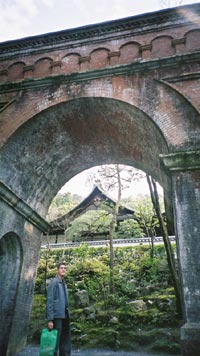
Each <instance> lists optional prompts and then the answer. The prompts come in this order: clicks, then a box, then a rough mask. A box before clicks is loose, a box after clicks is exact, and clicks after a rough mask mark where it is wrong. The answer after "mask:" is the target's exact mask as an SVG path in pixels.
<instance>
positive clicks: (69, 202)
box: [47, 192, 82, 221]
mask: <svg viewBox="0 0 200 356" xmlns="http://www.w3.org/2000/svg"><path fill="white" fill-rule="evenodd" d="M81 200H82V197H81V196H79V195H77V194H74V195H72V194H71V193H70V192H67V193H63V194H62V193H58V194H57V195H56V196H55V197H54V199H53V200H52V202H51V205H50V207H49V211H48V215H47V220H48V221H52V220H56V219H57V218H58V217H60V216H62V215H64V214H66V213H68V211H70V210H72V209H73V208H74V207H75V206H76V205H78V204H79V203H80V202H81Z"/></svg>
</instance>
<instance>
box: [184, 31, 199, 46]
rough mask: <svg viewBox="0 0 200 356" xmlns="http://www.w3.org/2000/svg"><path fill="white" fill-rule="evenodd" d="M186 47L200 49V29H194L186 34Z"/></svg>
mask: <svg viewBox="0 0 200 356" xmlns="http://www.w3.org/2000/svg"><path fill="white" fill-rule="evenodd" d="M185 38H186V43H185V47H186V49H187V50H188V51H194V50H196V51H197V50H199V49H200V30H192V31H189V32H187V33H186V34H185Z"/></svg>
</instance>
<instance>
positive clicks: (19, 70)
mask: <svg viewBox="0 0 200 356" xmlns="http://www.w3.org/2000/svg"><path fill="white" fill-rule="evenodd" d="M24 67H25V63H24V62H16V63H13V64H11V65H10V66H9V67H8V80H10V81H12V80H18V79H23V77H24Z"/></svg>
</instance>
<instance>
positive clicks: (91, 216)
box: [65, 210, 111, 241]
mask: <svg viewBox="0 0 200 356" xmlns="http://www.w3.org/2000/svg"><path fill="white" fill-rule="evenodd" d="M110 221H111V214H109V213H108V212H107V211H105V210H92V211H88V212H86V213H85V214H84V215H81V216H80V217H78V218H77V219H75V220H74V221H73V222H72V223H71V224H70V226H68V228H67V229H66V231H65V234H66V236H67V238H68V240H73V241H81V240H82V239H83V238H82V235H87V233H88V234H89V235H91V234H92V233H98V232H99V233H104V232H108V231H109V225H110Z"/></svg>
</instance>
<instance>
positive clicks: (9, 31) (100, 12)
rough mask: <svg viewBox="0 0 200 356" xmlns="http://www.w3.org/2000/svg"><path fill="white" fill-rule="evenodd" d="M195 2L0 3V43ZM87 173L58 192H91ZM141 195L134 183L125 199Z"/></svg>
mask: <svg viewBox="0 0 200 356" xmlns="http://www.w3.org/2000/svg"><path fill="white" fill-rule="evenodd" d="M197 2H200V0H198V1H196V0H191V1H190V0H0V42H4V41H9V40H13V39H19V38H24V37H29V36H35V35H38V34H44V33H48V32H55V31H60V30H66V29H70V28H76V27H80V26H85V25H89V24H95V23H100V22H105V21H109V20H115V19H119V18H123V17H129V16H135V15H138V14H143V13H147V12H153V11H157V10H160V9H164V8H167V7H170V6H171V7H173V6H176V5H179V4H181V5H186V4H191V3H197ZM87 174H88V172H87V171H84V172H82V173H81V174H79V175H78V176H76V177H74V178H72V179H71V180H70V181H69V182H68V183H67V184H66V185H65V187H63V188H62V189H61V192H65V191H70V192H71V193H72V194H80V195H82V196H83V197H85V196H87V195H88V194H89V193H90V191H91V186H89V185H88V184H87V183H86V181H87ZM159 191H160V193H161V192H162V189H161V188H160V189H159ZM142 193H143V194H147V193H148V186H147V184H146V181H145V180H143V181H141V182H140V183H138V184H134V186H133V187H131V188H130V189H129V190H127V191H126V192H124V196H128V195H133V196H135V195H137V194H142Z"/></svg>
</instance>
